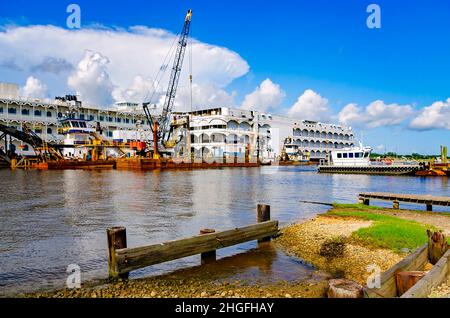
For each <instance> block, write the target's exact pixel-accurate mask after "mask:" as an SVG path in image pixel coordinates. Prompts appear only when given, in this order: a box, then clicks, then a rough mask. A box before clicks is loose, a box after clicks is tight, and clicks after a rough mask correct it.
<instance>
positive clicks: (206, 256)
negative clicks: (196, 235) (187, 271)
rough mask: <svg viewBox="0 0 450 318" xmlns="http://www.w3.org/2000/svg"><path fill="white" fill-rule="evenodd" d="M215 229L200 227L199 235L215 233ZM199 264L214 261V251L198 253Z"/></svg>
mask: <svg viewBox="0 0 450 318" xmlns="http://www.w3.org/2000/svg"><path fill="white" fill-rule="evenodd" d="M215 232H216V230H213V229H202V230H200V235H205V234H211V233H215ZM200 258H201V264H202V265H205V264H210V263H213V262H215V261H216V251H215V250H214V251H210V252H205V253H201V254H200Z"/></svg>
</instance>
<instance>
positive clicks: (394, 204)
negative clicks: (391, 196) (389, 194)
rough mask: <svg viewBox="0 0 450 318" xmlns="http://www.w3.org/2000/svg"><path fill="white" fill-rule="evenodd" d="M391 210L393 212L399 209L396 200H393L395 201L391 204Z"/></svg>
mask: <svg viewBox="0 0 450 318" xmlns="http://www.w3.org/2000/svg"><path fill="white" fill-rule="evenodd" d="M392 208H393V209H395V210H398V209H400V202H398V201H397V200H395V201H394V202H393V203H392Z"/></svg>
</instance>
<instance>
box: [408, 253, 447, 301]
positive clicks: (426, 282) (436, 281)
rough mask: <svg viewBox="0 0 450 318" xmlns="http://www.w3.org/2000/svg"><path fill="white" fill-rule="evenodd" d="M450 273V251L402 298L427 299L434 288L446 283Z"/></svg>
mask: <svg viewBox="0 0 450 318" xmlns="http://www.w3.org/2000/svg"><path fill="white" fill-rule="evenodd" d="M449 273H450V250H448V251H447V252H446V253H445V254H444V256H442V257H441V259H440V260H439V262H437V263H436V265H434V266H433V268H432V269H431V270H430V271H429V272H428V274H427V275H425V277H423V278H422V279H421V280H419V281H418V282H417V284H415V285H414V286H413V287H411V289H409V290H408V291H407V292H406V293H404V294H403V295H402V297H401V298H426V297H428V295H429V294H430V293H431V290H432V289H433V288H434V287H437V286H439V285H441V284H442V283H444V282H445V281H446V279H447V276H448V274H449Z"/></svg>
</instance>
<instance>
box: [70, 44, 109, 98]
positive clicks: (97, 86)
mask: <svg viewBox="0 0 450 318" xmlns="http://www.w3.org/2000/svg"><path fill="white" fill-rule="evenodd" d="M108 64H109V60H108V58H107V57H105V56H103V55H102V54H100V53H98V52H92V51H86V52H85V55H84V58H83V59H82V60H81V61H80V62H79V63H78V66H77V69H76V70H75V71H74V72H73V73H72V75H70V77H69V78H68V80H67V84H68V85H69V87H71V88H73V89H74V90H75V91H76V92H77V95H80V97H81V100H83V101H84V102H86V103H87V104H91V105H98V106H109V105H111V104H112V102H113V97H112V92H113V89H114V84H113V83H112V82H111V80H110V78H109V74H108V69H107V65H108Z"/></svg>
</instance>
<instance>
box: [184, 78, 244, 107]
mask: <svg viewBox="0 0 450 318" xmlns="http://www.w3.org/2000/svg"><path fill="white" fill-rule="evenodd" d="M235 97H236V92H232V93H231V94H229V93H228V92H227V91H225V90H223V89H221V88H219V87H217V86H214V85H208V84H203V85H199V84H195V83H194V84H193V85H192V109H193V110H195V109H202V108H206V107H233V106H235V102H234V98H235ZM175 108H176V109H179V110H184V111H187V110H190V109H191V92H190V89H189V87H186V86H184V87H180V89H179V90H178V98H177V99H176V101H175Z"/></svg>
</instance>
